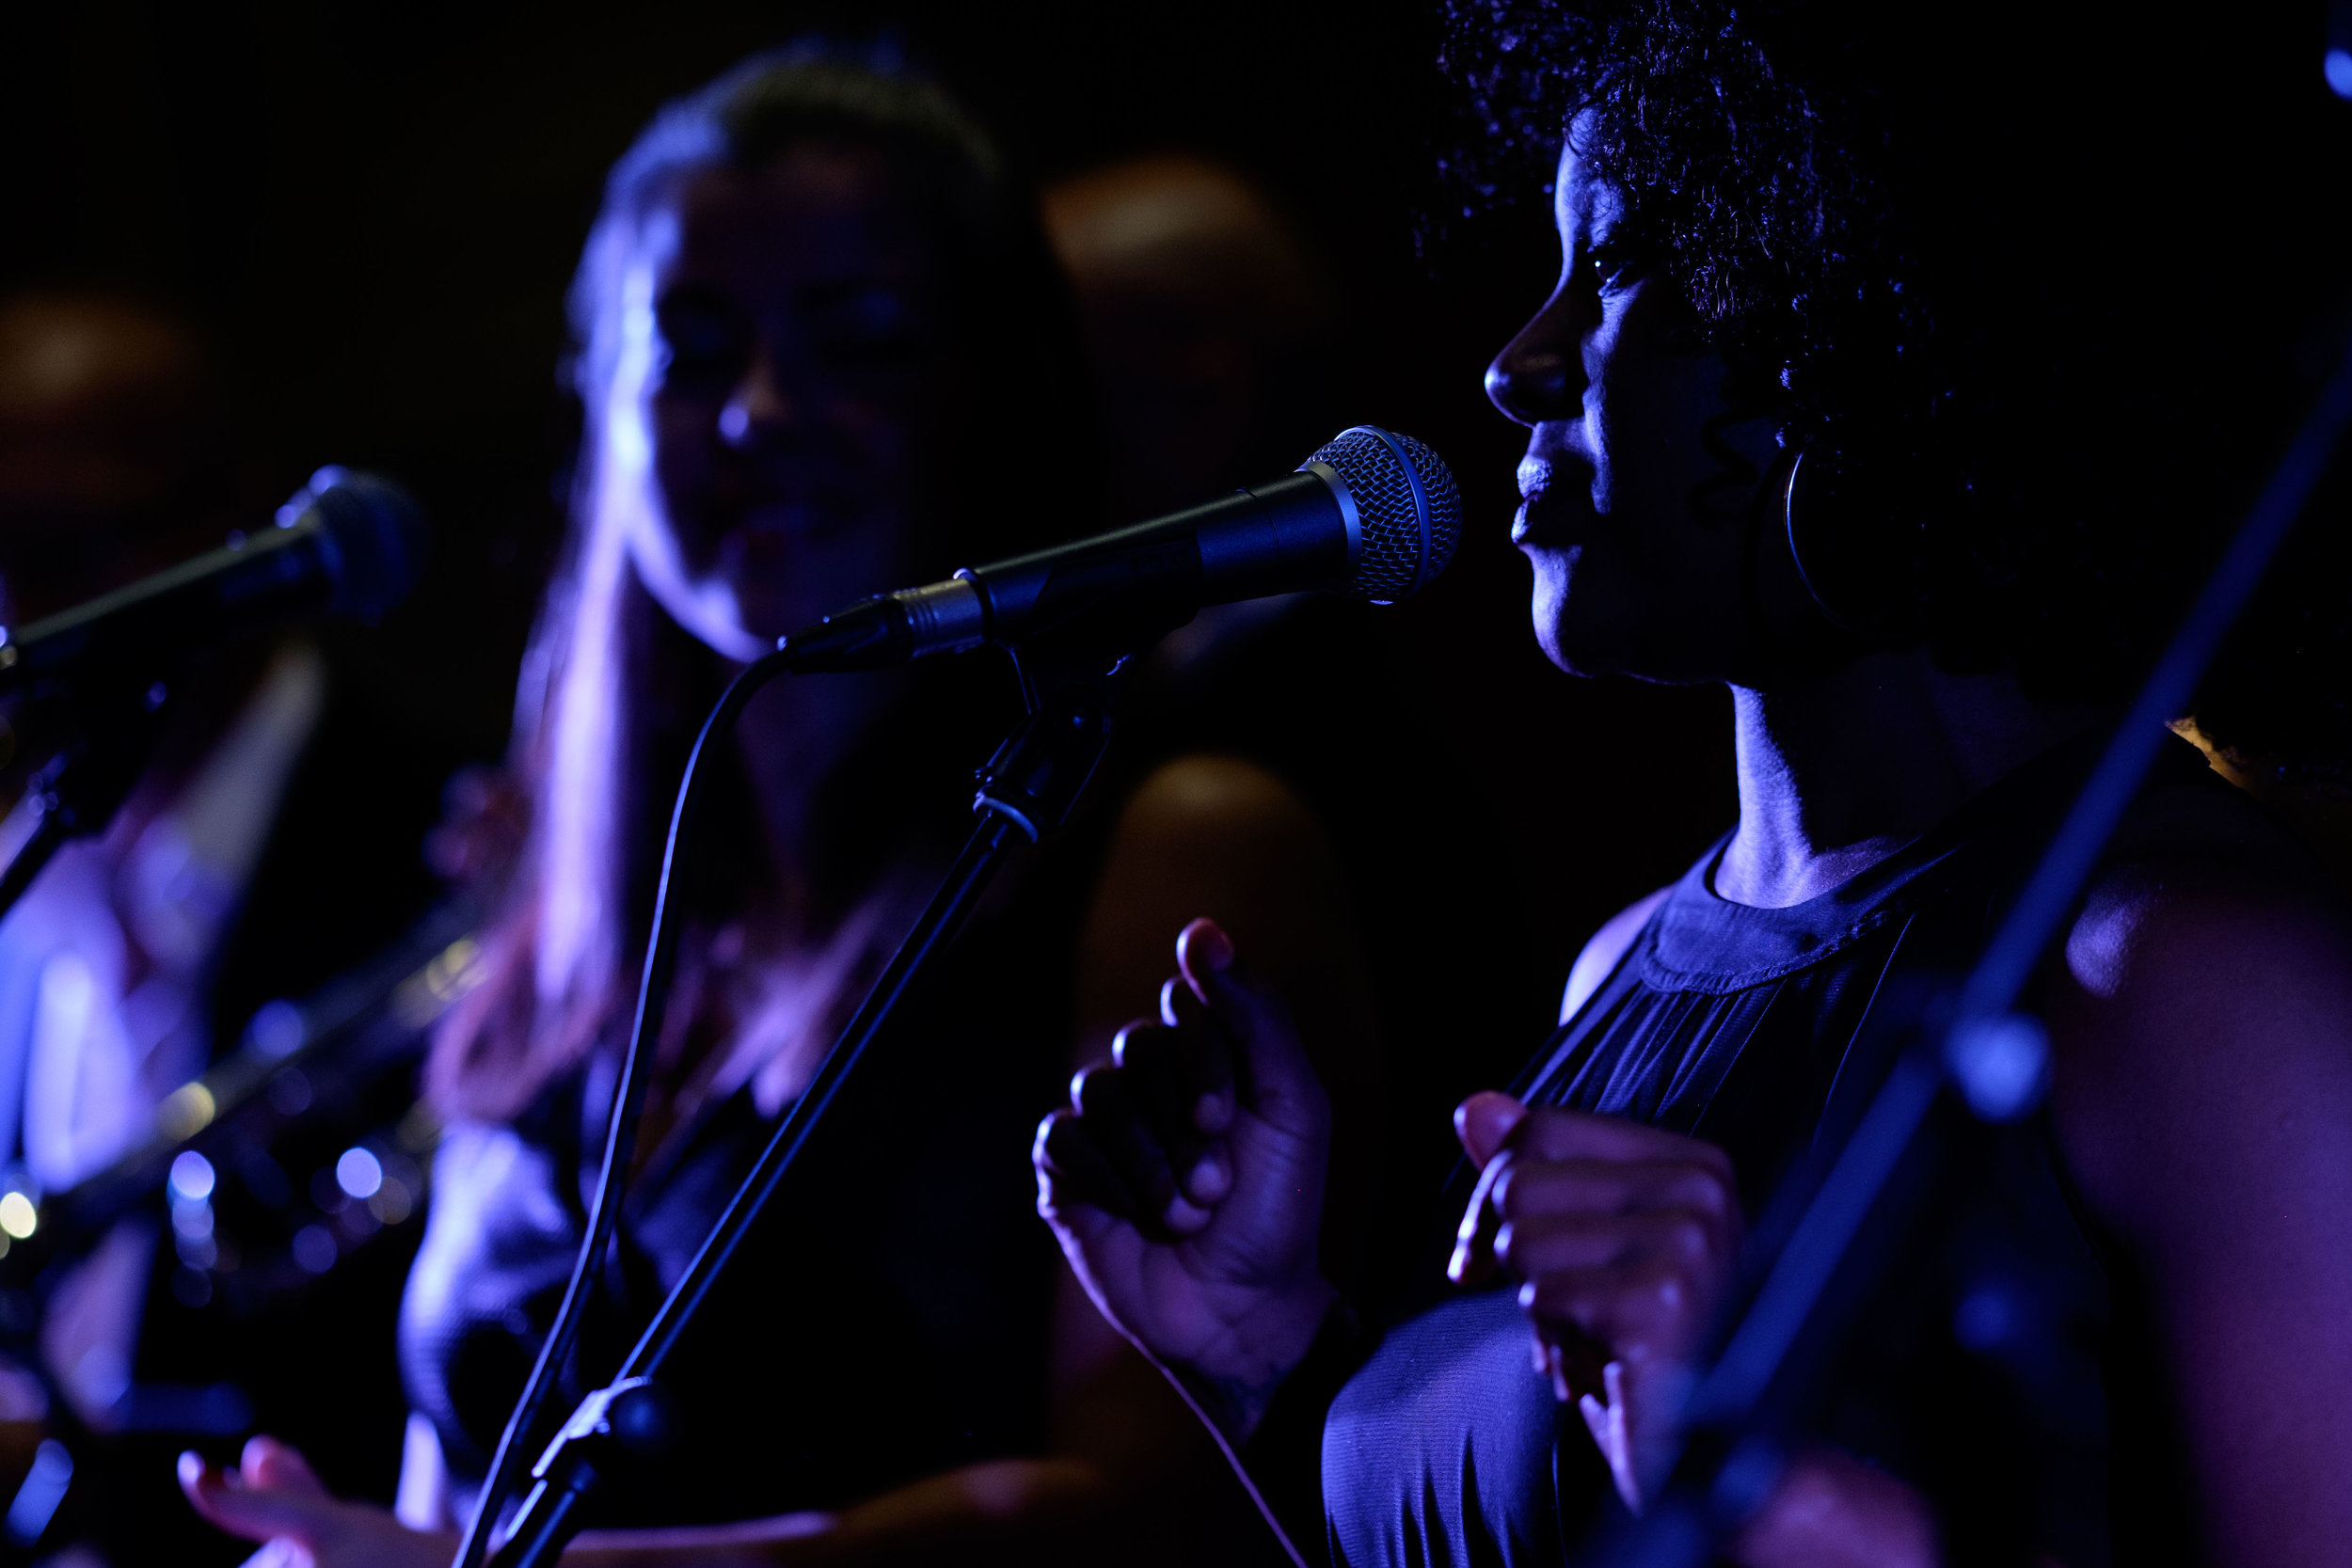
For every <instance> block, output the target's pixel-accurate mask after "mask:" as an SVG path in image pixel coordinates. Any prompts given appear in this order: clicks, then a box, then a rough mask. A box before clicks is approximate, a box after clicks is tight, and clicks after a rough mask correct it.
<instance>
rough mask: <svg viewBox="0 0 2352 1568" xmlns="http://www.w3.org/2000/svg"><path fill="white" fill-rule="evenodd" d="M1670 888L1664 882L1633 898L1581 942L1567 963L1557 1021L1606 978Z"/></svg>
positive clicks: (1570, 1014)
mask: <svg viewBox="0 0 2352 1568" xmlns="http://www.w3.org/2000/svg"><path fill="white" fill-rule="evenodd" d="M1673 891H1674V885H1673V884H1672V883H1668V884H1667V885H1666V886H1664V887H1661V888H1660V889H1659V890H1658V891H1657V892H1655V893H1652V894H1648V895H1645V896H1643V897H1640V898H1637V899H1635V900H1634V901H1633V902H1632V903H1630V904H1628V905H1627V906H1626V907H1625V908H1624V909H1621V910H1619V911H1617V912H1616V913H1615V914H1613V915H1611V916H1610V917H1609V918H1608V919H1607V920H1606V921H1604V922H1602V924H1601V927H1600V929H1599V930H1597V931H1595V932H1594V933H1593V935H1592V938H1591V940H1590V941H1588V942H1585V943H1584V948H1583V951H1581V952H1580V953H1579V954H1577V956H1576V962H1574V963H1573V964H1570V965H1569V966H1568V984H1567V988H1566V989H1565V990H1563V991H1562V992H1561V993H1560V1022H1563V1023H1565V1022H1567V1021H1568V1020H1570V1019H1571V1018H1574V1017H1575V1016H1576V1010H1577V1009H1578V1008H1579V1007H1581V1006H1584V1004H1585V1002H1586V1001H1588V1000H1589V999H1590V998H1591V996H1592V994H1593V992H1595V991H1597V990H1600V983H1601V982H1602V981H1603V980H1606V979H1608V978H1609V972H1610V971H1611V970H1613V969H1614V968H1616V967H1617V960H1618V959H1620V958H1624V957H1625V953H1626V949H1627V948H1629V947H1630V946H1632V945H1633V939H1634V938H1635V937H1637V936H1640V935H1641V934H1642V927H1644V926H1645V925H1647V924H1648V923H1649V917H1650V916H1651V915H1652V914H1654V913H1656V912H1657V911H1658V906H1659V905H1661V904H1662V903H1664V902H1665V901H1666V895H1668V894H1669V893H1672V892H1673Z"/></svg>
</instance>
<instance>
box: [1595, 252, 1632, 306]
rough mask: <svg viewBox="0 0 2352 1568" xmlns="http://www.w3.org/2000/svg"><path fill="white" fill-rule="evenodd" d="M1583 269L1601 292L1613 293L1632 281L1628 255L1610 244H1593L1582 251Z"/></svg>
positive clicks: (1630, 263) (1630, 262)
mask: <svg viewBox="0 0 2352 1568" xmlns="http://www.w3.org/2000/svg"><path fill="white" fill-rule="evenodd" d="M1584 271H1585V273H1586V274H1587V276H1589V277H1591V278H1592V280H1593V286H1594V287H1595V288H1597V289H1598V290H1599V291H1600V292H1601V293H1605V294H1606V293H1615V292H1616V291H1617V290H1619V289H1622V288H1624V287H1625V286H1626V285H1627V284H1629V283H1630V282H1632V281H1633V279H1634V277H1635V276H1636V275H1635V270H1634V266H1633V261H1632V259H1631V258H1630V257H1629V256H1628V255H1626V254H1625V253H1624V252H1623V251H1621V250H1618V249H1616V248H1614V247H1613V246H1610V245H1593V246H1590V247H1589V248H1587V249H1586V250H1585V252H1584Z"/></svg>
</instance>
